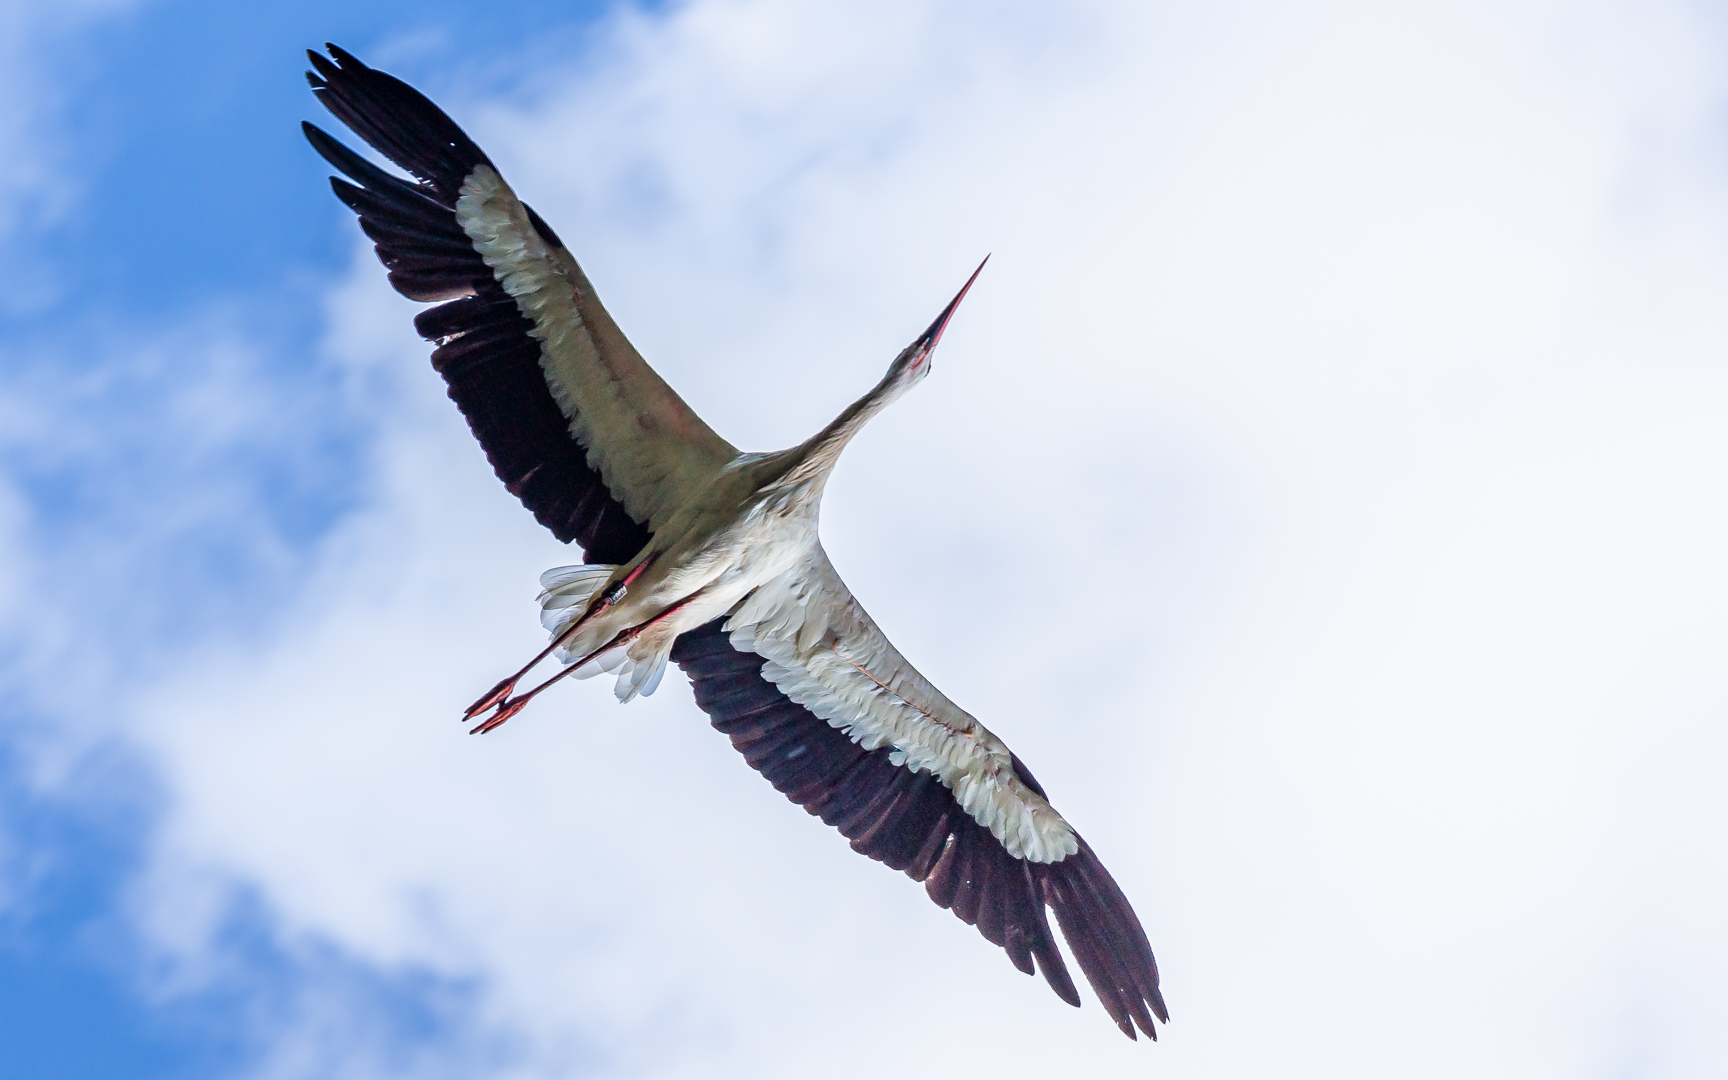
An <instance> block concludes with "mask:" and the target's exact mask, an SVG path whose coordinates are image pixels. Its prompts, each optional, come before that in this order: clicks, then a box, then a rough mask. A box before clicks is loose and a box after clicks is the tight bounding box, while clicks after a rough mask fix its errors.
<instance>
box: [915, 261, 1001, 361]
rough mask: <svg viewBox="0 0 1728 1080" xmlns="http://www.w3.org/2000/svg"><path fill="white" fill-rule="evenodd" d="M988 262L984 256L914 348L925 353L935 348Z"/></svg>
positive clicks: (919, 337) (920, 336) (919, 336)
mask: <svg viewBox="0 0 1728 1080" xmlns="http://www.w3.org/2000/svg"><path fill="white" fill-rule="evenodd" d="M989 261H990V256H989V255H986V256H984V262H981V263H979V264H978V269H976V270H974V271H972V276H971V277H969V278H967V279H966V284H964V285H962V286H961V287H960V291H959V292H958V293H956V294H955V296H954V299H952V300H950V301H948V306H947V307H945V308H943V309H942V314H940V315H938V316H936V321H935V322H933V323H931V324H930V329H928V330H926V331H924V332H923V333H922V334H920V335H918V340H917V341H914V342H913V343H912V344H913V345H914V346H916V347H918V348H921V349H923V350H924V351H925V352H928V351H930V350H931V349H934V348H935V347H936V343H937V342H938V341H941V340H942V331H944V330H946V329H948V320H949V319H952V318H953V317H954V310H955V309H956V308H958V307H959V306H960V301H962V300H964V299H966V293H967V292H968V291H970V290H971V288H972V283H973V282H974V281H977V280H978V275H979V274H982V273H983V272H984V263H987V262H989Z"/></svg>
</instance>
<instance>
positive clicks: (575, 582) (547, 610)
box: [539, 564, 618, 662]
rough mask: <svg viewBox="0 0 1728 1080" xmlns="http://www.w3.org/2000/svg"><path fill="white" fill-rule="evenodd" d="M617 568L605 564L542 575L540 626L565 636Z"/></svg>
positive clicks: (563, 568) (565, 567)
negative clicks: (565, 632) (564, 633)
mask: <svg viewBox="0 0 1728 1080" xmlns="http://www.w3.org/2000/svg"><path fill="white" fill-rule="evenodd" d="M617 569H618V568H617V567H616V566H608V565H605V564H593V565H587V566H554V567H553V568H552V569H550V570H548V571H546V572H545V573H544V574H541V575H540V597H539V599H540V625H541V626H544V627H545V628H546V629H547V630H548V631H550V632H551V633H552V634H553V636H557V635H558V634H561V633H563V632H564V631H565V630H567V629H568V628H569V626H570V624H571V623H572V622H574V621H575V620H576V619H577V618H578V617H579V616H580V615H581V614H582V610H583V609H584V608H585V607H586V606H587V604H588V601H589V600H592V599H593V598H594V594H595V593H596V592H598V591H599V590H600V587H601V586H602V585H604V584H606V581H607V579H608V578H610V577H611V576H612V574H613V572H614V571H615V570H617ZM560 652H561V653H562V650H560ZM560 658H562V656H560ZM571 659H577V658H576V657H571ZM566 662H568V661H566Z"/></svg>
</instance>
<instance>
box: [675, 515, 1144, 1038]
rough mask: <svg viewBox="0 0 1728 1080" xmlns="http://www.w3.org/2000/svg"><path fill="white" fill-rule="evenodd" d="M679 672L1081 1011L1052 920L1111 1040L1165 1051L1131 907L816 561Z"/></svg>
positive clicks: (707, 642)
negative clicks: (1108, 1025)
mask: <svg viewBox="0 0 1728 1080" xmlns="http://www.w3.org/2000/svg"><path fill="white" fill-rule="evenodd" d="M672 659H673V660H674V661H676V662H677V663H678V664H679V666H681V667H683V668H684V669H685V671H686V672H687V673H688V674H689V676H690V679H691V683H692V686H693V688H694V691H695V695H696V702H697V704H698V705H700V706H701V707H702V709H703V710H704V711H705V712H707V713H708V715H709V718H710V720H711V721H712V722H713V724H714V726H715V727H716V728H719V729H720V730H721V731H722V732H724V733H726V734H727V735H729V736H730V737H731V739H732V743H733V745H734V746H735V747H737V748H738V749H739V750H740V751H741V752H743V754H744V755H745V758H746V760H747V761H749V763H750V764H751V766H753V767H754V768H755V769H757V770H758V771H759V772H761V773H762V774H763V775H764V776H766V777H767V778H768V780H769V781H770V782H771V783H772V784H773V785H774V786H775V787H776V788H778V789H779V790H780V791H781V792H782V793H783V794H785V795H786V796H787V798H789V799H791V800H792V801H793V802H796V803H798V804H800V805H802V806H803V807H804V808H805V809H806V810H808V811H809V812H810V813H812V814H817V815H820V816H821V818H822V820H823V821H825V822H827V823H828V824H830V825H833V826H835V827H836V828H838V829H839V830H840V832H841V833H842V834H844V835H845V836H846V837H847V838H848V839H850V840H851V841H852V847H853V849H854V850H856V851H859V852H861V853H863V854H865V855H868V856H870V857H871V858H874V859H878V860H880V861H882V862H885V863H887V864H888V865H889V866H892V867H894V868H895V869H897V870H903V871H905V872H906V874H907V875H908V876H910V877H911V878H912V879H913V880H915V881H922V882H924V883H925V887H926V890H927V891H928V892H929V895H930V898H931V899H932V900H934V901H935V902H936V903H937V904H939V905H941V906H942V907H946V908H951V909H952V910H953V911H954V913H955V914H956V915H958V916H959V917H960V918H961V919H963V920H964V921H966V922H967V923H969V924H973V925H976V926H977V927H978V930H979V932H980V933H982V934H983V935H984V937H985V938H986V939H988V940H989V941H991V942H992V943H994V944H996V945H999V946H1002V947H1003V948H1004V949H1006V950H1007V952H1008V955H1009V958H1010V959H1011V960H1012V961H1013V962H1014V965H1015V966H1016V967H1018V968H1019V969H1020V970H1022V971H1024V972H1026V973H1027V974H1031V973H1032V972H1033V971H1034V970H1035V968H1034V961H1036V967H1037V968H1039V969H1042V971H1043V974H1044V977H1045V979H1046V980H1047V981H1048V982H1049V984H1050V986H1051V988H1052V989H1053V990H1055V991H1056V993H1057V994H1058V995H1060V996H1061V997H1062V998H1063V1000H1065V1001H1068V1002H1069V1003H1070V1004H1073V1005H1078V1004H1080V998H1079V995H1078V994H1076V993H1075V990H1074V983H1073V980H1072V979H1071V978H1070V977H1069V975H1068V972H1067V969H1066V966H1065V965H1064V963H1063V960H1062V955H1061V953H1060V952H1059V951H1058V950H1057V948H1056V945H1055V940H1054V938H1053V937H1052V935H1051V933H1050V925H1049V922H1048V921H1047V919H1046V917H1045V914H1044V908H1045V906H1046V905H1048V906H1049V907H1050V908H1051V909H1053V910H1054V911H1055V912H1056V919H1057V924H1058V925H1059V926H1060V927H1061V928H1062V933H1063V936H1064V937H1065V938H1066V939H1067V940H1068V945H1069V948H1070V949H1071V950H1072V951H1073V953H1074V957H1075V959H1076V960H1077V961H1078V962H1079V964H1080V967H1081V970H1082V971H1083V972H1084V973H1085V974H1086V978H1087V980H1088V981H1089V982H1090V983H1091V984H1092V988H1093V990H1094V991H1095V992H1096V993H1097V994H1098V998H1099V1000H1100V1001H1102V1002H1103V1003H1104V1007H1105V1009H1106V1010H1107V1011H1108V1012H1109V1014H1110V1016H1111V1018H1112V1019H1113V1020H1115V1021H1116V1024H1117V1026H1118V1027H1120V1028H1121V1029H1122V1030H1123V1031H1124V1032H1125V1033H1127V1034H1128V1036H1129V1037H1130V1038H1132V1037H1133V1035H1134V1027H1135V1025H1136V1024H1138V1025H1139V1027H1140V1030H1142V1031H1144V1032H1145V1033H1146V1034H1147V1035H1149V1036H1151V1037H1153V1038H1156V1037H1157V1033H1156V1030H1155V1028H1154V1027H1153V1023H1152V1017H1153V1016H1157V1017H1158V1019H1160V1020H1164V1019H1167V1014H1166V1012H1165V1009H1164V1001H1163V998H1162V997H1161V996H1160V995H1159V992H1158V967H1157V963H1156V962H1155V961H1154V960H1153V957H1152V948H1151V945H1150V944H1149V943H1148V942H1147V940H1146V933H1145V931H1144V930H1143V929H1141V926H1140V921H1139V919H1138V918H1137V917H1136V916H1135V914H1134V910H1133V908H1132V907H1130V906H1129V904H1128V900H1127V897H1125V896H1123V894H1122V890H1121V889H1120V888H1118V887H1117V885H1116V882H1115V881H1114V880H1112V878H1111V877H1110V874H1109V873H1108V872H1107V871H1106V870H1105V869H1104V867H1103V865H1102V864H1101V863H1100V862H1099V861H1098V858H1097V856H1096V855H1095V854H1093V852H1092V849H1091V848H1090V847H1089V846H1088V845H1087V844H1086V842H1085V841H1084V840H1082V839H1081V838H1080V835H1079V834H1078V833H1076V832H1075V831H1074V829H1073V828H1072V827H1071V826H1070V825H1069V824H1068V822H1067V821H1065V820H1064V819H1063V818H1062V815H1060V814H1058V813H1057V812H1056V811H1055V809H1054V808H1052V807H1051V805H1050V803H1049V801H1048V800H1047V799H1046V798H1045V795H1044V790H1043V788H1041V787H1040V786H1039V785H1038V783H1037V781H1035V780H1034V779H1033V778H1032V774H1031V773H1030V772H1029V771H1027V769H1026V767H1025V766H1024V765H1023V764H1022V763H1021V762H1020V760H1019V759H1018V758H1017V757H1015V756H1014V755H1013V754H1012V753H1011V752H1010V751H1009V750H1008V748H1007V747H1006V746H1005V745H1003V743H1002V741H1001V740H1000V739H998V738H997V737H996V736H995V735H993V734H991V733H990V732H989V731H988V730H987V729H986V728H985V727H984V726H983V725H982V724H980V723H978V721H977V720H976V719H975V718H973V717H972V716H970V715H968V714H967V713H966V712H965V711H964V710H962V709H960V708H959V706H957V705H955V704H954V703H953V702H952V701H949V700H948V698H947V697H945V696H943V694H942V693H941V692H940V691H939V690H937V689H936V688H935V687H934V686H932V685H931V684H930V682H929V680H927V679H925V678H924V677H923V676H922V675H920V674H919V673H918V671H917V669H915V668H914V667H912V665H911V664H909V663H907V661H906V659H905V658H904V657H902V656H901V655H900V653H899V652H898V651H897V650H896V649H895V648H894V646H893V645H892V644H890V643H889V641H888V639H887V637H886V636H884V635H883V633H882V631H881V630H880V629H878V628H877V626H876V624H875V622H874V621H873V620H872V619H871V618H870V616H869V615H868V614H867V613H866V612H865V611H864V609H863V607H862V606H860V605H859V604H858V602H857V600H855V599H854V598H853V597H852V594H851V592H850V591H849V590H847V588H846V585H845V583H844V582H842V581H841V580H840V577H839V575H838V574H837V573H836V572H835V571H834V567H833V566H832V564H830V563H829V561H828V557H827V555H826V554H825V553H824V552H823V551H822V549H821V547H820V546H816V547H815V548H813V549H812V551H811V553H810V555H809V556H808V557H807V558H806V559H805V560H804V561H803V562H802V563H801V564H800V565H798V566H796V567H794V568H793V569H792V570H790V571H788V572H787V573H786V574H785V575H783V576H782V577H780V578H778V579H776V580H774V581H772V582H770V583H769V584H767V585H764V586H762V587H761V588H760V589H758V590H757V591H756V592H755V593H752V594H751V595H750V597H748V598H747V599H746V600H745V601H744V602H743V603H742V604H741V605H740V606H739V607H738V608H737V609H736V610H735V611H734V612H733V613H732V615H731V616H730V617H729V618H727V619H722V620H716V621H714V622H712V623H709V624H708V625H707V626H704V627H701V628H699V629H697V630H693V631H690V632H689V633H686V634H684V635H683V636H682V637H681V638H679V640H678V643H677V645H676V646H675V647H674V649H673V652H672Z"/></svg>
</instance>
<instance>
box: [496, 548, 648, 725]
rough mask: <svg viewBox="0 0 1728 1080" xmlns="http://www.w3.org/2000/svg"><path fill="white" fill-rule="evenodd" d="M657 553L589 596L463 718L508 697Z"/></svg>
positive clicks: (626, 587) (618, 594) (622, 590)
mask: <svg viewBox="0 0 1728 1080" xmlns="http://www.w3.org/2000/svg"><path fill="white" fill-rule="evenodd" d="M659 554H660V553H659V552H657V551H654V552H650V553H649V554H648V557H647V558H646V559H643V560H642V561H641V562H640V563H638V564H636V566H635V567H634V568H632V569H631V571H630V572H629V573H628V574H625V575H624V579H623V580H622V581H618V582H614V583H613V584H612V585H610V586H608V587H607V588H605V589H604V590H602V591H601V592H600V593H599V594H598V595H597V596H595V597H594V599H593V600H590V601H589V602H588V609H587V610H586V611H584V612H583V613H582V614H581V616H580V617H579V618H577V620H576V621H575V622H573V623H571V624H570V625H569V627H567V628H566V629H565V631H564V632H563V633H562V634H559V635H558V636H557V637H556V638H554V639H553V640H552V644H550V645H548V646H546V647H545V648H544V649H541V650H540V653H539V655H537V656H536V657H534V659H532V660H530V661H528V663H526V664H524V665H523V666H522V670H520V671H518V672H517V673H516V674H514V675H511V676H509V677H507V678H505V679H503V680H501V681H500V682H499V683H498V685H497V686H494V687H493V688H492V689H490V690H488V691H486V696H485V697H483V698H481V699H480V700H479V701H476V702H475V703H474V704H472V705H470V706H468V711H467V712H465V713H463V714H462V719H463V721H464V722H467V721H469V720H472V719H474V717H475V716H476V715H477V714H479V713H483V712H485V711H486V710H487V709H490V708H491V707H492V706H494V705H496V704H498V703H499V702H501V701H503V700H504V699H505V698H507V697H509V696H510V691H512V690H514V689H516V683H517V682H518V681H520V680H521V678H522V676H524V675H526V674H528V673H529V672H530V671H533V670H534V668H535V667H537V666H538V665H539V663H540V661H542V660H544V659H546V658H547V657H548V656H551V655H552V652H553V650H554V649H557V648H558V647H559V646H560V645H562V644H564V643H565V642H566V641H569V640H570V639H571V638H572V637H574V636H575V634H576V631H578V630H580V629H582V627H583V626H584V625H586V624H587V622H588V620H589V619H592V618H593V617H594V616H596V615H598V614H600V613H601V612H602V611H605V610H606V609H607V608H609V607H611V606H612V605H614V604H616V603H617V602H618V601H620V600H622V599H624V594H625V593H626V592H628V591H629V589H630V585H631V583H632V582H634V581H635V580H636V579H637V578H639V577H641V576H642V572H643V571H644V570H647V569H648V567H650V566H652V565H653V563H654V560H655V559H656V558H657V557H658V556H659ZM602 651H604V650H602Z"/></svg>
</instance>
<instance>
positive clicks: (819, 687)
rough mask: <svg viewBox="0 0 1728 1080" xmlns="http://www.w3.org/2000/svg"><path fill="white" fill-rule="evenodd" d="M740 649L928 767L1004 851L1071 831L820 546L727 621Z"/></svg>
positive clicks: (812, 703) (799, 693) (873, 738)
mask: <svg viewBox="0 0 1728 1080" xmlns="http://www.w3.org/2000/svg"><path fill="white" fill-rule="evenodd" d="M726 629H727V630H728V631H730V633H731V635H732V638H731V640H732V645H733V647H734V648H738V649H745V650H748V651H751V652H754V653H756V654H757V655H758V656H761V657H763V658H764V659H766V660H767V661H768V663H767V664H766V665H764V666H763V669H762V677H763V678H765V679H767V680H768V681H769V682H771V683H773V684H774V685H775V686H776V687H778V688H779V689H780V692H781V693H783V694H785V695H786V696H787V697H788V698H791V699H792V700H793V701H795V702H797V703H798V704H800V705H802V706H804V707H805V708H806V709H809V710H810V711H811V712H812V713H814V714H815V715H816V716H818V717H820V718H821V719H823V720H826V721H828V722H829V723H830V724H832V725H833V726H834V727H836V728H838V729H840V730H841V731H843V732H845V733H846V734H847V736H848V737H850V738H851V739H852V740H853V741H854V742H856V743H858V745H859V746H861V747H863V748H864V749H865V750H875V749H876V748H877V747H879V746H884V745H889V746H891V747H892V750H891V755H890V756H891V760H892V761H893V763H894V764H895V765H904V766H905V767H906V768H909V769H911V770H913V771H914V772H928V773H931V774H932V775H934V776H935V777H936V778H937V779H938V780H940V781H942V783H943V784H944V785H945V786H946V787H947V788H948V789H949V790H951V791H953V792H954V797H955V799H956V800H957V801H958V802H959V803H960V805H961V806H962V807H963V808H965V810H966V812H967V813H969V814H971V815H972V817H973V818H974V819H975V820H976V821H977V822H978V824H980V825H982V826H984V827H985V828H987V829H989V830H990V832H991V834H992V835H994V836H995V837H996V839H997V840H999V841H1001V843H1002V846H1003V847H1005V848H1007V850H1008V853H1009V854H1010V855H1012V856H1014V857H1015V858H1017V859H1026V860H1027V861H1029V862H1038V863H1045V862H1055V861H1057V860H1058V859H1061V858H1063V857H1065V856H1068V855H1072V854H1074V852H1075V851H1077V850H1078V849H1079V845H1078V841H1077V839H1076V837H1075V835H1074V830H1073V829H1072V828H1071V827H1070V826H1069V825H1068V822H1066V821H1065V820H1063V818H1062V815H1061V814H1058V813H1057V812H1056V811H1055V809H1053V808H1052V807H1051V806H1050V804H1049V802H1048V801H1046V800H1045V799H1044V797H1043V796H1042V795H1040V794H1039V793H1038V792H1036V791H1034V790H1033V789H1032V788H1031V787H1030V786H1028V785H1027V783H1026V782H1025V780H1024V779H1022V778H1021V777H1020V776H1019V774H1018V773H1017V772H1016V771H1015V761H1014V755H1013V754H1012V753H1010V752H1009V750H1008V747H1007V746H1005V745H1003V743H1002V740H1001V739H998V738H997V737H996V736H995V735H993V734H992V733H991V732H990V731H989V729H987V728H986V727H985V726H984V725H983V724H981V723H979V722H978V720H977V718H975V717H973V716H972V715H971V714H969V713H967V712H966V711H965V710H964V709H961V708H960V707H959V706H958V705H956V704H954V702H952V701H950V700H949V699H948V698H947V697H946V696H945V695H944V694H943V693H942V692H941V691H940V690H937V689H936V688H935V687H934V686H932V685H931V684H930V680H928V679H926V678H925V677H924V676H923V675H922V674H920V673H919V672H918V669H917V668H915V667H913V666H912V665H911V664H910V663H909V662H907V660H906V658H905V657H904V656H901V655H900V652H899V650H897V649H896V648H894V646H893V644H892V643H891V642H889V640H888V638H887V636H886V635H885V634H883V633H882V631H881V629H880V628H879V627H877V625H876V622H875V620H873V619H871V618H870V615H869V613H868V612H866V611H865V610H864V608H863V606H862V605H861V604H859V603H858V601H857V599H856V598H855V597H853V595H852V593H851V591H850V590H849V589H847V588H846V583H845V582H843V581H841V580H840V575H839V574H838V573H837V572H836V571H835V569H834V566H833V564H832V563H831V562H829V561H828V555H827V553H826V552H825V551H823V550H822V547H821V545H820V544H817V545H815V546H814V547H813V548H812V550H811V552H810V554H809V555H808V557H806V558H805V560H804V561H802V562H801V563H799V564H798V565H796V566H794V567H793V568H792V569H791V570H789V571H787V572H786V573H785V574H784V575H782V576H781V577H779V578H777V579H775V580H774V581H772V582H769V583H768V584H766V585H764V586H762V587H761V588H759V589H757V590H756V591H755V592H754V593H752V594H751V595H750V596H749V598H747V599H746V600H745V601H744V603H743V604H742V605H740V606H739V608H738V609H737V610H736V611H735V612H733V614H732V616H731V618H729V619H728V620H727V621H726Z"/></svg>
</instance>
